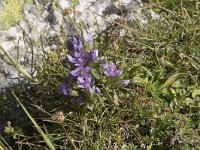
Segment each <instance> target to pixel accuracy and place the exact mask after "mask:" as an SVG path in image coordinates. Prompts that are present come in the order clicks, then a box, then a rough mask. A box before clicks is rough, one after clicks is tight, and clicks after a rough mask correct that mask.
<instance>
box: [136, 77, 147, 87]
mask: <svg viewBox="0 0 200 150" xmlns="http://www.w3.org/2000/svg"><path fill="white" fill-rule="evenodd" d="M132 82H133V83H134V84H136V85H145V84H147V83H148V78H146V79H142V78H140V77H134V78H133V80H132Z"/></svg>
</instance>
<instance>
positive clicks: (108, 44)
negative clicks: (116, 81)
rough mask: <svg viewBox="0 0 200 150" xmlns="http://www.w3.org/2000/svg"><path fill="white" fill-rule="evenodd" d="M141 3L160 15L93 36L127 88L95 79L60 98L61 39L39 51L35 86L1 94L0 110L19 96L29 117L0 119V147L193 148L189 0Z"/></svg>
mask: <svg viewBox="0 0 200 150" xmlns="http://www.w3.org/2000/svg"><path fill="white" fill-rule="evenodd" d="M169 6H170V7H169ZM191 7H192V9H191ZM145 8H146V10H148V9H153V10H154V11H155V12H157V13H158V14H159V15H160V19H159V20H157V21H153V20H151V18H150V17H149V21H148V24H147V25H145V26H140V25H139V23H138V22H135V23H134V24H131V25H127V24H120V23H115V25H113V27H110V28H109V29H108V30H106V31H105V32H104V33H102V34H101V35H99V37H98V38H96V39H95V45H96V47H97V48H98V50H99V52H100V54H99V55H100V56H105V57H106V58H105V59H106V60H111V61H113V62H118V66H119V68H123V75H124V77H125V79H130V80H131V82H130V83H129V85H128V86H126V87H123V88H121V89H110V88H108V87H107V86H106V84H104V81H102V83H101V82H100V83H98V84H99V85H101V89H102V94H101V95H99V96H97V97H94V98H93V99H92V101H91V102H90V103H85V104H82V105H78V104H76V103H74V101H73V96H72V97H70V98H68V97H65V96H62V95H60V93H59V91H58V87H59V85H60V84H61V83H62V82H63V77H65V76H66V75H68V74H69V69H70V66H69V65H68V64H67V63H66V60H65V58H64V59H63V55H62V54H63V53H64V54H65V53H66V47H65V44H63V50H60V51H57V53H46V54H45V56H44V59H43V62H42V66H41V67H40V68H39V74H38V76H37V77H35V78H36V79H34V80H32V81H33V82H34V81H37V83H36V84H33V83H32V84H29V85H20V86H18V87H15V88H12V89H11V93H10V92H9V91H8V92H7V93H4V94H2V95H1V98H0V99H4V101H5V102H4V103H5V104H4V105H1V106H0V109H1V110H4V112H5V111H6V107H4V106H5V105H7V104H8V103H9V101H10V102H13V101H14V100H19V101H20V102H21V103H22V105H23V106H24V107H25V108H23V109H25V110H26V114H27V113H28V114H29V115H28V117H29V118H32V119H31V120H30V121H29V120H28V118H27V117H26V115H25V114H23V115H22V116H23V117H20V119H18V118H16V120H14V119H13V120H8V121H11V123H10V122H9V123H8V125H7V127H6V130H5V131H6V134H5V136H4V137H3V138H2V137H1V136H0V148H1V147H4V149H9V147H13V149H16V148H19V149H20V148H21V147H22V149H47V147H48V146H49V145H48V144H50V146H51V145H53V146H52V147H55V149H83V150H84V149H85V150H86V149H87V150H88V149H91V150H93V149H120V150H132V149H146V150H169V149H172V150H173V149H174V150H175V149H181V150H190V149H191V150H192V149H200V147H199V145H200V130H199V129H200V119H199V118H200V52H199V48H200V26H199V24H200V17H199V12H198V10H197V9H195V7H194V5H193V4H191V5H186V6H185V5H180V6H179V5H177V7H176V9H174V7H172V5H169V3H168V2H167V3H153V4H152V3H146V4H145ZM119 29H124V30H125V33H126V34H125V36H123V37H121V36H120V35H119V32H118V31H119ZM60 40H61V41H63V40H67V39H62V37H60ZM64 57H65V56H64ZM15 65H16V64H15ZM18 69H19V68H18ZM13 93H15V94H13ZM16 97H17V98H16ZM21 103H20V105H21ZM13 115H14V114H13ZM33 118H35V119H33ZM31 121H32V122H34V126H33V125H32V124H31ZM38 130H39V132H38ZM40 133H41V134H40ZM44 134H45V135H44ZM8 135H9V136H8ZM12 138H13V139H14V141H15V142H14V144H13V139H12ZM11 139H12V140H11ZM45 139H46V140H45ZM10 141H11V142H10ZM46 143H48V144H46ZM9 145H10V146H9Z"/></svg>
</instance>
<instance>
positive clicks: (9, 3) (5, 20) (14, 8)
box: [0, 0, 24, 28]
mask: <svg viewBox="0 0 200 150" xmlns="http://www.w3.org/2000/svg"><path fill="white" fill-rule="evenodd" d="M23 2H24V0H4V1H3V4H4V11H3V12H1V13H0V22H1V24H2V26H3V27H4V28H9V27H11V26H12V25H14V24H15V23H17V22H19V21H20V20H21V19H22V18H23V13H22V8H23Z"/></svg>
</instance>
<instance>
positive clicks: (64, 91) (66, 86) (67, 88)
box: [59, 83, 71, 96]
mask: <svg viewBox="0 0 200 150" xmlns="http://www.w3.org/2000/svg"><path fill="white" fill-rule="evenodd" d="M59 92H60V93H61V94H63V95H65V96H67V95H69V94H70V93H71V87H70V85H69V84H68V83H62V84H61V85H60V87H59Z"/></svg>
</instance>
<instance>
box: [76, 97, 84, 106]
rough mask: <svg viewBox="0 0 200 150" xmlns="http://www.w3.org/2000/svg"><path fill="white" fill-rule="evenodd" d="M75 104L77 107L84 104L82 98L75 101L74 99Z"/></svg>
mask: <svg viewBox="0 0 200 150" xmlns="http://www.w3.org/2000/svg"><path fill="white" fill-rule="evenodd" d="M76 103H77V104H78V105H82V104H84V98H83V97H82V96H79V97H78V98H77V99H76Z"/></svg>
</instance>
